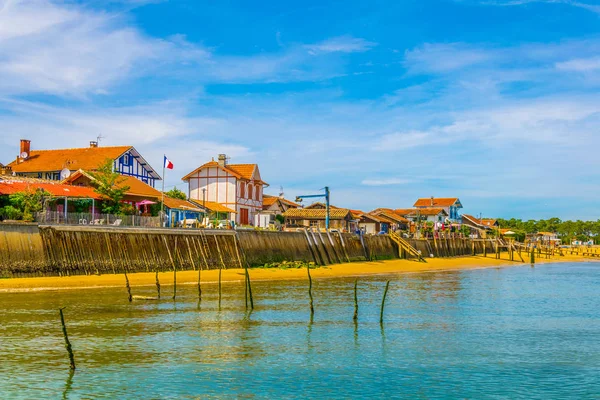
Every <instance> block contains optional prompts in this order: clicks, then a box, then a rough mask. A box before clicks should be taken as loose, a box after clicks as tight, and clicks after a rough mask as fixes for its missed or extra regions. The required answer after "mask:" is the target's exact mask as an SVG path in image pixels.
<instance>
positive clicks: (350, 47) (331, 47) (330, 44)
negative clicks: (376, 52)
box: [304, 36, 377, 54]
mask: <svg viewBox="0 0 600 400" xmlns="http://www.w3.org/2000/svg"><path fill="white" fill-rule="evenodd" d="M376 45H377V43H374V42H369V41H367V40H365V39H361V38H355V37H352V36H338V37H334V38H331V39H327V40H324V41H322V42H319V43H315V44H311V45H306V46H304V47H306V48H307V49H308V50H310V52H311V53H312V54H318V53H362V52H365V51H368V50H370V49H371V48H373V47H375V46H376Z"/></svg>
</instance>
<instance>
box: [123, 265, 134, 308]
mask: <svg viewBox="0 0 600 400" xmlns="http://www.w3.org/2000/svg"><path fill="white" fill-rule="evenodd" d="M123 272H124V273H125V287H126V288H127V299H128V300H129V302H130V303H131V301H132V300H133V297H132V296H131V286H129V278H128V277H127V271H123Z"/></svg>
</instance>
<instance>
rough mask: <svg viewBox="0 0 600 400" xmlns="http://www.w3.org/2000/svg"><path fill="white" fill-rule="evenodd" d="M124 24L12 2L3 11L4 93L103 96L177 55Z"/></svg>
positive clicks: (0, 62)
mask: <svg viewBox="0 0 600 400" xmlns="http://www.w3.org/2000/svg"><path fill="white" fill-rule="evenodd" d="M119 22H120V21H119V18H117V17H116V16H113V15H109V14H104V13H99V12H93V11H89V10H84V9H80V8H77V7H75V6H72V5H70V6H69V5H65V4H54V3H51V2H49V1H45V0H31V1H27V0H9V1H7V2H6V3H5V4H4V7H2V8H1V9H0V75H1V76H2V80H0V93H4V94H23V93H47V94H58V95H71V96H78V95H84V94H87V93H102V92H105V91H107V90H108V88H109V87H110V86H112V85H114V84H115V83H117V82H119V81H121V80H122V79H124V78H125V77H128V76H130V75H132V74H133V73H137V72H138V71H139V70H141V69H143V64H144V62H146V63H147V62H148V61H149V60H159V59H160V57H163V56H164V53H165V52H167V53H168V52H172V51H174V50H173V45H172V44H170V43H168V42H165V41H161V40H155V39H150V38H146V37H144V36H143V35H142V34H140V33H139V32H138V31H137V30H136V29H134V28H130V27H126V26H123V24H120V23H119ZM159 55H160V57H159Z"/></svg>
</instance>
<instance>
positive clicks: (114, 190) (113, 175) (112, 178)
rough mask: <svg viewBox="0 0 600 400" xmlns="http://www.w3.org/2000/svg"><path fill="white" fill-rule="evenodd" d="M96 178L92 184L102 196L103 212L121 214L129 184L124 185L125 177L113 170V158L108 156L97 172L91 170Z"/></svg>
mask: <svg viewBox="0 0 600 400" xmlns="http://www.w3.org/2000/svg"><path fill="white" fill-rule="evenodd" d="M90 175H92V177H93V178H94V180H93V181H92V185H93V186H94V190H95V192H96V193H98V194H99V195H100V197H101V198H102V200H103V201H102V205H101V208H102V212H103V213H106V214H119V212H120V211H121V207H122V206H123V205H122V204H121V201H122V200H123V198H124V197H125V194H126V193H127V191H128V190H129V186H124V185H123V182H125V178H123V176H121V175H120V174H118V173H117V172H114V171H113V160H111V159H110V158H107V159H106V160H105V161H104V163H102V164H101V165H100V166H99V167H98V169H97V170H96V172H90Z"/></svg>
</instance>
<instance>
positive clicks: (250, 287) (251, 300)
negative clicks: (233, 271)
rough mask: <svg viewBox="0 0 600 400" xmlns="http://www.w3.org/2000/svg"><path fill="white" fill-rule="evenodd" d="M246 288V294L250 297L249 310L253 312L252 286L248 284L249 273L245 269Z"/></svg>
mask: <svg viewBox="0 0 600 400" xmlns="http://www.w3.org/2000/svg"><path fill="white" fill-rule="evenodd" d="M246 283H247V285H246V288H247V290H248V294H249V295H250V309H251V310H254V298H253V297H252V285H251V284H250V273H249V272H248V267H246Z"/></svg>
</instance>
